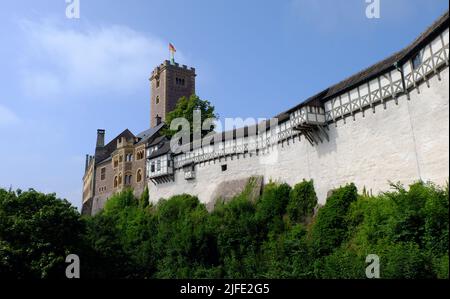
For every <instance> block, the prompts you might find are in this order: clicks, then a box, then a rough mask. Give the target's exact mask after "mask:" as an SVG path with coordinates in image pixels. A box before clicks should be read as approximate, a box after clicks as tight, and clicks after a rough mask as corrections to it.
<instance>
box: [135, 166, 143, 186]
mask: <svg viewBox="0 0 450 299" xmlns="http://www.w3.org/2000/svg"><path fill="white" fill-rule="evenodd" d="M136 181H137V182H138V183H140V182H141V181H142V170H141V169H138V171H137V174H136Z"/></svg>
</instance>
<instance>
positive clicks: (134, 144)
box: [82, 60, 196, 215]
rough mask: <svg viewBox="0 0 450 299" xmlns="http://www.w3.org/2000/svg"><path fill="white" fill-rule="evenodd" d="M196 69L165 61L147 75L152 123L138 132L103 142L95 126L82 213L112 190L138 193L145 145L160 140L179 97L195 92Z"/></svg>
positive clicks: (100, 203) (100, 206)
mask: <svg viewBox="0 0 450 299" xmlns="http://www.w3.org/2000/svg"><path fill="white" fill-rule="evenodd" d="M195 76H196V75H195V69H194V68H188V67H187V66H186V65H181V66H180V65H179V64H177V63H173V64H172V63H171V62H169V61H168V60H167V61H164V63H162V64H161V65H160V66H158V67H156V68H155V70H154V71H153V72H152V75H151V77H150V87H151V90H150V93H151V105H150V106H151V115H150V119H151V127H150V128H149V129H147V130H145V131H143V132H141V133H139V134H138V135H134V134H133V133H132V132H131V131H129V130H128V129H127V130H125V131H123V132H122V133H120V134H119V135H118V136H116V137H115V138H114V139H112V140H111V141H110V142H109V143H108V144H106V145H105V134H106V131H105V130H97V143H96V147H95V154H94V155H93V156H91V155H86V164H85V174H84V176H83V204H82V214H84V215H94V214H96V213H98V212H99V211H100V210H101V209H103V207H104V205H105V203H106V201H107V200H108V198H110V197H111V196H112V195H113V194H115V193H117V192H120V191H123V190H125V189H127V188H131V189H133V190H134V194H135V195H136V196H140V195H141V194H142V192H143V191H144V189H145V187H146V186H147V185H148V179H147V177H146V173H147V157H148V156H147V149H148V148H149V147H150V145H152V144H153V142H154V141H155V140H160V141H161V140H162V139H161V138H160V137H161V136H160V135H161V134H160V131H161V129H162V128H163V126H164V120H165V118H166V116H167V113H168V112H170V111H171V110H173V109H174V108H175V105H176V103H177V101H178V99H179V98H180V97H183V96H186V97H189V96H191V95H192V94H195Z"/></svg>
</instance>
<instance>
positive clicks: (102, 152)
mask: <svg viewBox="0 0 450 299" xmlns="http://www.w3.org/2000/svg"><path fill="white" fill-rule="evenodd" d="M122 137H125V138H126V139H130V138H134V137H135V136H134V134H133V133H131V131H130V130H128V129H125V130H124V131H123V132H122V133H120V134H119V135H117V136H116V138H114V139H113V140H111V141H110V142H109V143H108V144H107V145H105V146H104V147H103V148H101V149H98V150H96V151H95V161H96V164H98V163H100V162H103V161H104V160H106V159H108V158H109V157H110V156H111V154H112V153H113V152H114V151H115V150H116V149H117V140H118V139H120V138H122Z"/></svg>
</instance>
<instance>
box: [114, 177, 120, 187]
mask: <svg viewBox="0 0 450 299" xmlns="http://www.w3.org/2000/svg"><path fill="white" fill-rule="evenodd" d="M118 185H119V183H118V180H117V177H115V178H114V188H117V186H118Z"/></svg>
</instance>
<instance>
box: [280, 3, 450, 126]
mask: <svg viewBox="0 0 450 299" xmlns="http://www.w3.org/2000/svg"><path fill="white" fill-rule="evenodd" d="M448 23H449V12H448V11H447V12H446V13H445V14H443V15H442V16H441V17H440V18H439V19H438V20H437V21H435V22H434V23H433V24H432V25H431V26H430V27H429V28H428V29H427V30H425V31H424V32H423V33H422V34H421V35H420V36H419V37H418V38H416V40H414V41H413V42H412V43H411V44H410V45H408V46H407V47H405V48H404V49H402V50H401V51H399V52H397V53H394V54H393V55H391V56H389V57H388V58H386V59H384V60H382V61H380V62H378V63H376V64H374V65H372V66H370V67H368V68H366V69H364V70H362V71H360V72H359V73H357V74H355V75H352V76H350V77H349V78H347V79H345V80H342V81H341V82H339V83H337V84H335V85H333V86H331V87H329V88H327V89H325V90H323V91H321V92H319V93H318V94H316V95H314V96H312V97H310V98H308V99H307V100H306V101H303V102H302V103H300V104H299V105H297V106H295V107H293V108H291V109H289V110H288V111H286V112H283V113H281V114H280V115H278V116H277V117H278V118H280V119H284V118H286V115H285V114H289V113H291V112H293V111H295V110H297V109H299V108H300V107H302V106H304V105H306V104H312V105H314V103H323V102H324V101H325V100H328V99H330V98H332V97H335V96H337V95H339V94H342V93H344V92H346V91H349V90H351V89H353V88H355V87H356V86H358V85H360V84H362V83H364V82H367V81H370V80H372V79H373V78H375V77H378V76H379V75H380V74H382V73H385V72H388V71H390V70H393V69H394V68H395V64H396V63H398V65H401V64H402V63H404V62H405V61H407V60H408V59H410V58H411V57H413V56H414V55H416V54H417V52H418V51H419V50H420V49H421V48H422V47H423V46H424V45H425V44H427V43H429V42H430V41H431V40H432V39H434V38H436V36H438V35H439V34H440V33H441V32H442V31H443V30H445V28H448V26H449V24H448Z"/></svg>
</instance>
